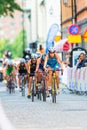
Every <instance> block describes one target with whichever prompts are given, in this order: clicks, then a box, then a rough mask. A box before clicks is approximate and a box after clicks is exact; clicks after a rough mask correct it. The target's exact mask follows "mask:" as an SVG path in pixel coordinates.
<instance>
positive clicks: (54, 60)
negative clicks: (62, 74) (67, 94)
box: [44, 47, 63, 92]
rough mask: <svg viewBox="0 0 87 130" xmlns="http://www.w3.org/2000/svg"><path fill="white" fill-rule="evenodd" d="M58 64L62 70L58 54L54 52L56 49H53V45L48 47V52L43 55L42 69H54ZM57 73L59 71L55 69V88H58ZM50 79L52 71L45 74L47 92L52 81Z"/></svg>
mask: <svg viewBox="0 0 87 130" xmlns="http://www.w3.org/2000/svg"><path fill="white" fill-rule="evenodd" d="M59 66H60V67H61V69H62V70H63V66H62V62H61V60H60V57H59V55H58V54H57V53H56V51H55V49H54V48H53V47H50V48H49V52H48V54H47V55H46V57H45V61H44V69H45V71H49V70H56V69H57V68H58V67H59ZM58 74H59V71H56V83H57V89H59V77H58ZM50 81H52V71H49V75H48V76H47V79H46V84H47V85H46V87H47V88H46V89H47V92H49V91H48V88H49V86H50V87H51V85H52V83H51V82H50Z"/></svg>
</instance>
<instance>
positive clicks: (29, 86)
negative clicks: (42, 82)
mask: <svg viewBox="0 0 87 130" xmlns="http://www.w3.org/2000/svg"><path fill="white" fill-rule="evenodd" d="M31 87H32V76H30V77H29V83H28V98H29V97H30V96H31Z"/></svg>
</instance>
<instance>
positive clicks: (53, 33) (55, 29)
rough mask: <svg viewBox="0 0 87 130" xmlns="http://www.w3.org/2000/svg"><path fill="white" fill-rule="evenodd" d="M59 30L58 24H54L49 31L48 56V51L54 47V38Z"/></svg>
mask: <svg viewBox="0 0 87 130" xmlns="http://www.w3.org/2000/svg"><path fill="white" fill-rule="evenodd" d="M58 30H59V26H58V24H52V26H51V27H50V29H49V31H48V35H47V40H46V54H47V53H48V49H49V48H50V47H52V46H54V38H55V36H56V34H57V32H58Z"/></svg>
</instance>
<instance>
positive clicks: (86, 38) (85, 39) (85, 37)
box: [82, 29, 87, 42]
mask: <svg viewBox="0 0 87 130" xmlns="http://www.w3.org/2000/svg"><path fill="white" fill-rule="evenodd" d="M82 38H84V42H87V29H86V30H85V32H84V34H83V35H82Z"/></svg>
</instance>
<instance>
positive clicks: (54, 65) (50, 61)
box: [47, 55, 60, 70]
mask: <svg viewBox="0 0 87 130" xmlns="http://www.w3.org/2000/svg"><path fill="white" fill-rule="evenodd" d="M47 67H50V68H52V69H53V70H56V69H57V68H59V67H60V65H59V63H58V62H57V59H56V56H55V55H54V57H50V56H48V60H47Z"/></svg>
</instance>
